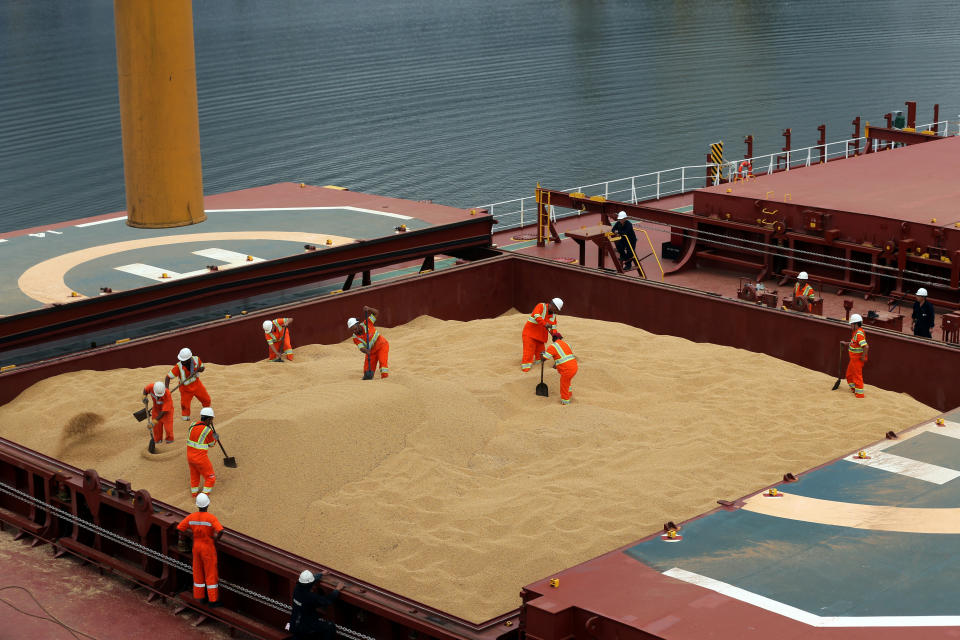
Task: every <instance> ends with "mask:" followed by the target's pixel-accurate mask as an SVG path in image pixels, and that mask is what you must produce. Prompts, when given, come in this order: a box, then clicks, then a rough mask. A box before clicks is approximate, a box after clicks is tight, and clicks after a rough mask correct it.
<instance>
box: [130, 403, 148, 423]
mask: <svg viewBox="0 0 960 640" xmlns="http://www.w3.org/2000/svg"><path fill="white" fill-rule="evenodd" d="M133 417H134V418H136V419H137V422H143V421H144V420H146V419H147V408H146V407H144V408H143V409H140V410H139V411H134V412H133Z"/></svg>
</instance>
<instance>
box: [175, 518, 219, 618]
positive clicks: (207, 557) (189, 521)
mask: <svg viewBox="0 0 960 640" xmlns="http://www.w3.org/2000/svg"><path fill="white" fill-rule="evenodd" d="M177 529H179V530H180V531H186V530H187V529H190V530H191V531H192V532H193V597H194V598H196V599H197V600H201V599H202V598H203V596H204V589H206V596H207V599H208V600H209V601H210V602H216V601H217V600H218V599H219V597H220V589H219V588H218V587H219V586H220V585H219V580H220V577H219V576H218V575H217V549H216V547H214V546H213V542H214V537H215V536H216V534H218V533H219V532H221V531H223V525H222V524H220V521H219V520H217V516H215V515H213V514H212V513H208V512H206V511H197V512H196V513H191V514H190V515H188V516H187V517H186V518H184V519H183V520H181V521H180V524H178V525H177Z"/></svg>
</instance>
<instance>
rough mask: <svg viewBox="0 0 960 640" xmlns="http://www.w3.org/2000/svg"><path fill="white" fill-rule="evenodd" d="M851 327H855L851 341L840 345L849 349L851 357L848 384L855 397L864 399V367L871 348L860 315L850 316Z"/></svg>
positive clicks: (848, 365)
mask: <svg viewBox="0 0 960 640" xmlns="http://www.w3.org/2000/svg"><path fill="white" fill-rule="evenodd" d="M850 326H852V327H853V335H852V336H851V337H850V341H849V342H841V343H840V344H842V345H844V346H846V347H847V354H848V355H849V356H850V363H849V364H847V384H848V385H850V391H852V392H853V394H854V395H855V396H857V397H858V398H863V397H864V395H863V365H865V364H867V353H868V352H869V351H870V347H869V346H868V345H867V334H866V333H864V331H863V318H861V317H860V314H859V313H854V314H853V315H851V316H850Z"/></svg>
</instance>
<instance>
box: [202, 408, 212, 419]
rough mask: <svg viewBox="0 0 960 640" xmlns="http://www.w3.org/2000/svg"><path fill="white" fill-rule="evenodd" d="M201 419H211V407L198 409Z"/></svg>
mask: <svg viewBox="0 0 960 640" xmlns="http://www.w3.org/2000/svg"><path fill="white" fill-rule="evenodd" d="M200 417H201V418H212V417H213V407H204V408H203V409H200Z"/></svg>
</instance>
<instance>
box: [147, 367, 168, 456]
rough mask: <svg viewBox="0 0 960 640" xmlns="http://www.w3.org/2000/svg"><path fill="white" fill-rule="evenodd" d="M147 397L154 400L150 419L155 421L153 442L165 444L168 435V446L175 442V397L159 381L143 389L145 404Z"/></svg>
mask: <svg viewBox="0 0 960 640" xmlns="http://www.w3.org/2000/svg"><path fill="white" fill-rule="evenodd" d="M147 396H149V397H150V398H152V399H153V408H152V409H151V410H150V418H151V419H152V421H153V441H154V442H163V434H164V432H166V434H167V440H166V442H167V444H170V443H172V442H173V396H171V395H170V390H169V389H167V385H165V384H163V383H162V382H160V381H159V380H158V381H156V382H154V383H153V384H152V385H151V384H148V385H147V386H145V387H144V388H143V402H144V404H146V403H147Z"/></svg>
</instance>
